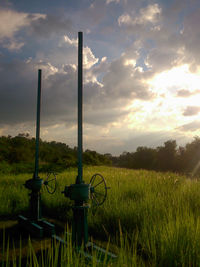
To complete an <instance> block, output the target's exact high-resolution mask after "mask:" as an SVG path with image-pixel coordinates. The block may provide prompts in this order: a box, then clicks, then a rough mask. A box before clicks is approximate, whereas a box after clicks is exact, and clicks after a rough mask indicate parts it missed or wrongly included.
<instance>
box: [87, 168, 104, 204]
mask: <svg viewBox="0 0 200 267" xmlns="http://www.w3.org/2000/svg"><path fill="white" fill-rule="evenodd" d="M90 195H91V200H92V205H93V206H100V205H102V204H103V203H104V201H105V200H106V197H107V186H106V181H105V179H104V177H103V176H102V175H101V174H99V173H96V174H94V175H93V176H92V178H91V180H90Z"/></svg>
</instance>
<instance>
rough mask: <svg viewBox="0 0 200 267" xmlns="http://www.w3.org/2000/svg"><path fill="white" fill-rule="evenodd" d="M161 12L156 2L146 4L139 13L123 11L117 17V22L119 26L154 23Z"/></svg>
mask: <svg viewBox="0 0 200 267" xmlns="http://www.w3.org/2000/svg"><path fill="white" fill-rule="evenodd" d="M161 12H162V9H161V8H160V7H159V5H158V4H153V5H148V6H146V7H145V8H141V9H140V11H139V15H138V16H135V14H133V15H129V14H128V13H125V14H123V15H121V16H120V17H119V18H118V23H119V25H120V26H123V25H126V26H129V27H131V26H139V25H146V24H149V23H151V24H155V23H156V22H157V21H158V20H159V16H160V14H161Z"/></svg>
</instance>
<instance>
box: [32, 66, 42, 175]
mask: <svg viewBox="0 0 200 267" xmlns="http://www.w3.org/2000/svg"><path fill="white" fill-rule="evenodd" d="M41 83H42V70H40V69H39V70H38V90H37V117H36V139H35V172H34V177H33V178H38V166H39V140H40V107H41Z"/></svg>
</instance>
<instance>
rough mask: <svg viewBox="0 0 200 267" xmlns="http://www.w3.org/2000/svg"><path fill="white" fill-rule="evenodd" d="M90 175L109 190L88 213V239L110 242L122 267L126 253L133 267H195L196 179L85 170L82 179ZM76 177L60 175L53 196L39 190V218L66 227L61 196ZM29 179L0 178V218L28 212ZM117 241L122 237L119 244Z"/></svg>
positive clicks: (198, 245) (199, 256)
mask: <svg viewBox="0 0 200 267" xmlns="http://www.w3.org/2000/svg"><path fill="white" fill-rule="evenodd" d="M94 173H101V174H102V175H103V176H104V177H105V178H106V181H107V186H109V187H111V189H109V192H108V198H107V200H106V202H105V203H104V204H103V205H102V206H100V207H99V208H98V209H96V210H94V209H92V208H91V209H90V210H89V216H88V222H89V232H90V236H93V238H94V239H97V240H100V241H102V242H105V243H106V242H107V241H108V240H109V239H110V242H111V248H112V249H113V250H114V251H117V253H119V255H120V256H119V258H120V262H121V263H122V262H123V261H124V264H125V265H124V266H126V264H130V263H127V262H126V259H127V256H126V253H128V254H129V255H134V256H133V258H134V261H135V263H133V264H136V263H137V264H139V265H135V266H142V265H143V264H145V265H149V266H199V265H200V182H199V181H198V180H190V179H188V178H187V177H185V176H180V175H177V174H172V173H159V172H153V171H152V172H151V171H144V170H137V171H135V170H127V169H120V168H110V167H86V168H84V177H83V179H84V180H85V181H86V182H89V180H90V178H91V177H92V175H93V174H94ZM76 175H77V170H76V169H69V170H68V171H66V172H63V173H61V174H59V175H58V187H57V192H56V193H55V194H54V195H53V196H52V195H49V194H48V193H47V192H46V191H45V188H44V189H43V194H42V202H43V215H44V216H49V217H54V218H58V219H59V220H62V221H64V222H66V223H70V222H71V220H72V213H71V209H70V205H72V202H70V200H68V199H67V198H65V197H64V196H63V194H61V191H63V189H64V187H65V185H70V184H71V183H74V182H75V178H76ZM41 177H43V178H44V177H45V175H44V174H41ZM28 178H30V177H28V176H27V175H22V176H20V175H18V176H9V177H8V176H2V177H1V179H0V203H1V204H0V215H1V216H4V217H5V216H11V215H12V214H14V215H16V214H17V213H22V212H23V211H24V210H26V209H27V207H28V192H27V190H26V189H25V188H24V187H23V183H24V182H25V180H26V179H28ZM119 236H123V240H125V241H123V242H124V243H123V242H122V239H120V238H119ZM122 243H123V247H122ZM113 247H114V248H113ZM119 248H121V249H119ZM128 258H129V259H130V257H128ZM134 261H133V262H134ZM138 262H139V263H138ZM131 264H132V263H131ZM114 266H117V265H114ZM119 266H120V265H119ZM121 266H123V265H121ZM127 266H131V265H127ZM133 266H134V265H133Z"/></svg>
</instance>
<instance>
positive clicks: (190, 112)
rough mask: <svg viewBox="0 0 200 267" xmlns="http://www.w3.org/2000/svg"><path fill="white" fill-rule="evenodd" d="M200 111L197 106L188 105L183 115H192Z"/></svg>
mask: <svg viewBox="0 0 200 267" xmlns="http://www.w3.org/2000/svg"><path fill="white" fill-rule="evenodd" d="M199 112H200V107H198V106H188V107H186V109H185V110H184V112H183V116H193V115H197V114H198V113H199Z"/></svg>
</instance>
